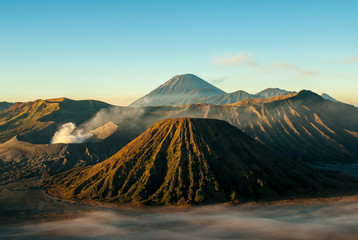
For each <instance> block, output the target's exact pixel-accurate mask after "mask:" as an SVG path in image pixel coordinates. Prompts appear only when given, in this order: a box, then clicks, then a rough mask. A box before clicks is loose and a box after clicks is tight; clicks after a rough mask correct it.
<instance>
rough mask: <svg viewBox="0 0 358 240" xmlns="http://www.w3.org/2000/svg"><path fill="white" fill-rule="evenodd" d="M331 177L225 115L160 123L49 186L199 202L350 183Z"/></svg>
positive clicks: (65, 193)
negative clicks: (230, 121)
mask: <svg viewBox="0 0 358 240" xmlns="http://www.w3.org/2000/svg"><path fill="white" fill-rule="evenodd" d="M331 177H332V176H330V175H329V174H326V175H325V174H324V173H321V172H320V171H317V170H313V169H311V168H310V167H307V166H305V165H303V164H301V163H300V162H297V161H293V160H291V159H288V158H285V157H283V156H282V155H280V154H278V153H277V152H274V151H272V150H270V149H269V148H268V147H266V146H265V145H263V144H261V143H259V142H257V141H255V140H254V139H252V138H251V137H249V136H248V135H246V134H245V133H243V132H242V131H241V130H239V129H237V128H236V127H234V126H232V125H230V124H228V123H227V122H225V121H220V120H214V119H185V118H184V119H169V120H164V121H161V122H159V123H156V124H155V125H154V126H152V127H151V128H150V129H149V130H147V131H146V132H144V133H143V134H142V135H140V136H139V137H137V138H136V139H135V140H133V141H132V142H130V143H129V144H128V145H127V146H125V147H124V148H123V149H121V150H120V151H119V152H118V153H116V154H115V155H113V156H112V157H110V158H109V159H107V160H106V161H104V162H102V163H100V164H97V165H95V166H92V167H85V168H75V169H72V170H70V171H67V172H64V173H62V174H59V175H56V176H54V177H51V178H50V179H49V180H47V181H46V182H45V184H46V185H47V186H48V187H49V188H50V190H49V192H50V193H51V194H54V195H56V196H61V197H64V198H79V199H87V200H89V199H92V200H97V201H106V202H107V201H108V202H114V201H115V202H132V203H146V204H193V203H196V204H198V203H220V202H229V201H235V200H239V201H247V200H268V199H279V198H288V197H306V196H312V195H320V194H323V193H327V192H330V191H336V190H335V189H336V188H337V187H342V185H341V184H340V182H339V181H338V180H333V179H332V178H331ZM342 181H343V180H342ZM348 185H349V184H348ZM350 187H352V186H349V187H348V188H350ZM337 192H338V191H337Z"/></svg>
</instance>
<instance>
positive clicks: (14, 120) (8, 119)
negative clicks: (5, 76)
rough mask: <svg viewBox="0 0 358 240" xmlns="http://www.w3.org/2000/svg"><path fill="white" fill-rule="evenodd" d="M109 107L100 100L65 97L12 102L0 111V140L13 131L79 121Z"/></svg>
mask: <svg viewBox="0 0 358 240" xmlns="http://www.w3.org/2000/svg"><path fill="white" fill-rule="evenodd" d="M109 107H111V105H109V104H107V103H104V102H100V101H94V100H81V101H75V100H71V99H66V98H58V99H48V100H42V99H40V100H36V101H32V102H24V103H20V102H19V103H14V104H13V105H12V106H11V107H10V108H8V109H6V110H4V111H1V112H0V143H1V142H5V141H7V140H9V139H11V138H13V137H14V136H16V135H21V134H26V133H29V132H32V131H36V130H41V129H45V128H47V127H49V128H51V129H52V128H57V127H58V124H62V123H65V122H74V123H76V124H79V123H82V122H84V121H86V120H88V119H89V118H91V117H92V116H93V115H94V114H96V113H97V112H98V110H100V109H102V108H109ZM56 123H57V124H56ZM50 125H54V126H52V127H50Z"/></svg>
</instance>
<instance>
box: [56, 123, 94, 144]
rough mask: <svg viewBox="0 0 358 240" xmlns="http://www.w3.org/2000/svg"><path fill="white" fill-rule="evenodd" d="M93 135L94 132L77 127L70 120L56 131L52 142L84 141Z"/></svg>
mask: <svg viewBox="0 0 358 240" xmlns="http://www.w3.org/2000/svg"><path fill="white" fill-rule="evenodd" d="M92 136H93V134H92V133H90V132H87V131H85V130H83V129H76V125H75V124H74V123H72V122H68V123H65V124H63V125H62V126H61V127H60V129H59V130H58V131H57V132H55V134H54V135H53V137H52V140H51V143H83V142H85V141H86V140H87V139H89V138H91V137H92Z"/></svg>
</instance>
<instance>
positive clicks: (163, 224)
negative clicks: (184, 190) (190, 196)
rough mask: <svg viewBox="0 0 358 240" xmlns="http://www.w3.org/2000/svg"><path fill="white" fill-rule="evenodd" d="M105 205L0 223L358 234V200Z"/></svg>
mask: <svg viewBox="0 0 358 240" xmlns="http://www.w3.org/2000/svg"><path fill="white" fill-rule="evenodd" d="M158 210H160V209H155V208H154V209H149V210H148V209H144V210H143V209H137V210H136V209H132V210H120V209H119V210H117V209H116V210H103V211H93V212H88V213H84V214H83V216H81V217H78V218H75V219H72V220H66V221H54V222H45V223H39V224H30V225H25V226H20V225H18V226H12V227H3V229H1V228H0V230H1V231H0V232H2V233H0V238H1V237H4V238H7V239H29V238H35V239H47V238H49V237H51V238H52V239H63V238H66V239H83V238H90V239H289V240H301V239H352V240H353V239H357V235H358V228H357V227H356V226H357V223H358V203H338V204H337V203H335V204H325V205H314V206H297V205H296V206H294V205H292V206H241V207H224V206H207V207H198V208H191V209H184V210H174V209H170V210H168V211H162V210H161V211H158Z"/></svg>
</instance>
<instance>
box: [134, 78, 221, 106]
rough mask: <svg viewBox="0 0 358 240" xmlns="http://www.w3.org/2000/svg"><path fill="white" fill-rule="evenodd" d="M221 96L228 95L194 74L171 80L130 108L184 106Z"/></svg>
mask: <svg viewBox="0 0 358 240" xmlns="http://www.w3.org/2000/svg"><path fill="white" fill-rule="evenodd" d="M221 94H226V93H225V92H224V91H222V90H220V89H219V88H217V87H215V86H214V85H212V84H210V83H208V82H206V81H205V80H203V79H201V78H199V77H197V76H195V75H193V74H183V75H176V76H174V77H173V78H171V79H169V80H168V81H166V82H165V83H164V84H162V85H160V86H159V87H158V88H156V89H154V90H153V91H151V92H150V93H149V94H147V95H145V96H144V97H142V98H140V99H138V100H137V101H135V102H134V103H132V104H131V105H130V106H158V105H184V104H191V103H199V102H198V101H199V99H200V98H202V97H211V96H218V95H221Z"/></svg>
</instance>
